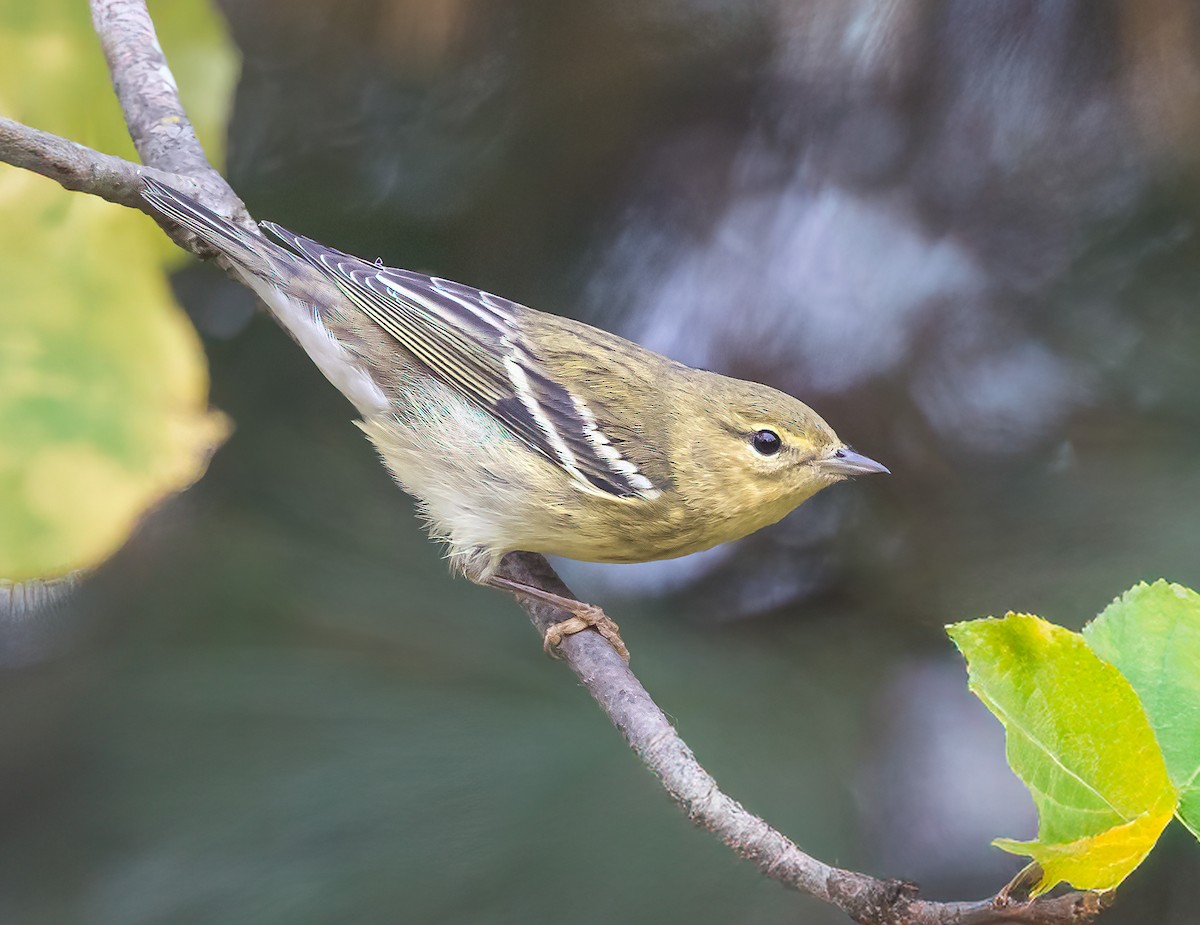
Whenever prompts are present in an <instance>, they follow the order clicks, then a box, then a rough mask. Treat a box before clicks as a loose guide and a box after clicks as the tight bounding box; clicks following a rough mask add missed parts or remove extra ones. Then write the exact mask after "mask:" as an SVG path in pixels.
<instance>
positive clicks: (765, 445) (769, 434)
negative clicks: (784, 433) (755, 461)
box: [750, 430, 783, 456]
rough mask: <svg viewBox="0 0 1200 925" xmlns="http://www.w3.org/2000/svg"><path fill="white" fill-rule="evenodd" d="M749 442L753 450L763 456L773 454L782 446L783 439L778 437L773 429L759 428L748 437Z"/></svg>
mask: <svg viewBox="0 0 1200 925" xmlns="http://www.w3.org/2000/svg"><path fill="white" fill-rule="evenodd" d="M750 444H751V445H752V446H753V447H754V449H755V451H757V452H758V453H761V454H762V455H763V456H774V455H775V454H776V453H778V452H779V448H780V447H781V446H783V441H782V440H780V439H779V434H777V433H775V431H773V430H760V431H758V432H757V433H756V434H755V435H754V436H753V437H751V438H750Z"/></svg>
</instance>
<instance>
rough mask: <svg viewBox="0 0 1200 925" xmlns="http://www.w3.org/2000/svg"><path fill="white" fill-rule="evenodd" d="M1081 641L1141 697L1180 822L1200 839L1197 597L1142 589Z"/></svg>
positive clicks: (1165, 587) (1163, 587) (1157, 587)
mask: <svg viewBox="0 0 1200 925" xmlns="http://www.w3.org/2000/svg"><path fill="white" fill-rule="evenodd" d="M1083 635H1084V638H1085V639H1086V640H1087V642H1088V645H1090V646H1091V647H1092V650H1093V651H1094V652H1095V653H1096V654H1097V655H1099V656H1100V657H1101V658H1102V659H1104V660H1105V661H1107V662H1110V663H1111V664H1113V665H1115V666H1116V667H1117V668H1118V669H1119V670H1120V672H1121V674H1123V675H1124V676H1125V677H1126V678H1127V679H1128V680H1129V683H1130V684H1132V685H1133V689H1134V690H1135V691H1137V694H1138V697H1139V698H1140V699H1141V701H1142V705H1143V706H1144V707H1145V709H1146V715H1147V716H1148V717H1149V719H1150V725H1151V726H1152V727H1153V728H1154V734H1155V736H1157V738H1158V744H1159V745H1160V746H1161V748H1162V752H1163V758H1164V760H1165V761H1166V765H1167V772H1168V773H1169V774H1170V775H1171V780H1172V782H1173V783H1174V784H1175V786H1176V787H1178V788H1179V790H1180V791H1181V797H1180V805H1179V810H1178V812H1179V817H1180V819H1182V820H1183V822H1184V824H1185V825H1186V826H1187V827H1188V828H1189V829H1190V830H1191V831H1192V832H1193V833H1194V834H1196V835H1197V837H1200V594H1197V593H1196V592H1195V591H1192V590H1190V589H1188V588H1185V587H1183V586H1182V585H1176V584H1171V583H1169V582H1166V581H1156V582H1154V584H1152V585H1147V584H1145V583H1141V584H1137V585H1135V586H1134V587H1132V588H1130V589H1129V590H1128V591H1126V592H1125V594H1123V595H1122V596H1121V597H1119V598H1118V599H1117V600H1115V601H1113V602H1112V603H1111V604H1109V605H1108V607H1107V608H1105V610H1104V612H1103V613H1102V614H1100V616H1099V617H1097V618H1096V619H1095V620H1093V621H1092V622H1091V623H1089V624H1088V625H1087V626H1086V627H1084V630H1083Z"/></svg>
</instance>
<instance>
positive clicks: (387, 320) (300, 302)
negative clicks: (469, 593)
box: [142, 178, 888, 658]
mask: <svg viewBox="0 0 1200 925" xmlns="http://www.w3.org/2000/svg"><path fill="white" fill-rule="evenodd" d="M144 184H145V185H144V189H143V192H142V195H143V196H144V198H145V199H146V200H147V202H149V203H150V205H152V206H153V207H154V208H155V210H157V211H158V212H160V213H161V214H162V215H163V216H165V217H167V218H169V219H171V220H172V221H174V222H176V223H178V224H179V225H182V226H183V227H184V228H186V229H187V230H189V231H191V232H192V233H194V234H195V235H197V236H198V237H199V238H201V239H202V240H203V241H205V242H206V243H208V244H209V245H211V246H212V247H213V248H214V249H215V250H216V251H218V252H219V253H220V254H221V255H223V256H224V257H225V258H226V259H227V260H228V262H229V264H230V265H231V266H232V268H233V269H234V270H235V271H236V272H237V273H238V274H239V275H240V276H241V277H242V278H243V279H244V280H245V281H246V283H247V284H248V285H249V286H250V287H251V288H252V289H253V290H254V291H255V292H256V293H258V295H259V296H260V297H261V298H262V300H263V301H264V302H265V303H266V304H267V307H268V308H269V309H270V311H271V313H272V314H273V315H274V317H275V319H276V320H277V321H278V322H279V323H280V324H281V325H282V326H283V327H284V329H286V330H287V331H288V333H289V334H291V336H292V337H293V338H294V339H295V340H296V341H297V342H298V343H299V345H300V346H301V347H302V348H303V349H304V350H305V351H306V352H307V353H308V355H309V357H311V358H312V360H313V361H314V362H315V363H316V364H317V366H318V367H319V368H320V369H321V371H322V372H323V373H324V374H325V376H326V377H327V378H328V379H329V381H330V382H332V383H333V384H334V385H335V386H336V387H337V388H338V389H339V390H340V391H341V392H342V393H343V394H344V395H345V396H346V397H347V398H348V399H349V400H350V401H351V402H352V403H353V404H354V406H355V407H356V408H357V409H358V412H359V414H360V415H361V420H360V421H359V422H358V425H359V427H361V428H362V430H363V431H364V432H365V433H366V435H367V436H368V437H369V438H370V440H371V442H372V443H374V445H375V447H376V449H377V450H378V451H379V454H380V456H382V458H383V461H384V463H385V465H386V466H387V467H388V469H389V470H390V471H391V473H392V475H393V476H394V477H395V479H396V481H397V482H398V483H399V484H400V486H401V487H402V488H403V489H404V490H405V491H407V492H408V493H409V494H411V495H412V496H413V497H414V498H415V499H416V500H417V502H418V505H419V508H420V511H421V514H422V516H423V517H424V519H425V521H426V523H427V525H428V527H429V531H430V534H431V535H432V536H433V537H434V538H435V539H437V540H440V541H442V542H444V543H445V544H446V546H447V549H448V557H449V559H450V562H451V564H452V566H453V567H454V568H455V569H456V570H457V571H460V572H462V573H463V574H464V575H465V576H466V577H467V578H469V579H470V580H471V581H474V582H477V583H478V584H482V585H490V586H493V587H498V588H502V589H504V590H507V591H511V592H514V593H516V594H520V595H528V596H531V597H535V598H541V599H543V600H548V601H550V602H551V603H554V604H556V605H558V606H559V607H561V608H563V609H564V610H566V611H567V612H568V613H571V614H572V615H573V616H572V618H571V619H569V620H564V621H562V622H561V623H558V624H555V626H553V627H551V628H550V629H549V630H548V631H547V632H546V635H545V646H546V648H547V650H548V651H552V650H553V648H554V647H555V646H557V644H558V643H559V642H560V641H561V639H562V637H563V635H565V634H568V633H572V632H578V631H580V630H583V629H586V628H587V627H589V626H590V627H595V628H596V629H597V630H598V631H600V632H601V633H602V634H603V635H604V636H605V637H606V638H608V639H609V641H610V642H612V643H613V645H614V647H616V648H617V651H618V652H620V653H621V655H622V657H624V658H628V651H627V650H626V649H625V646H624V643H623V642H622V641H621V638H620V635H619V633H618V630H617V627H616V624H615V623H613V622H612V620H611V619H609V618H608V617H607V616H606V615H605V614H604V612H603V611H602V610H600V608H598V607H594V606H592V605H590V604H585V603H583V602H581V601H575V600H570V599H566V598H563V597H561V596H559V595H555V594H551V593H549V592H547V591H545V590H543V589H541V588H537V587H534V586H531V585H527V584H523V583H520V582H515V581H512V580H510V579H507V578H504V577H502V576H499V575H497V574H496V570H497V567H498V566H499V564H500V560H501V559H502V558H503V557H504V555H505V554H506V553H508V552H512V551H514V550H525V551H529V552H538V553H547V554H551V555H558V556H564V557H566V558H568V559H582V560H585V561H590V562H646V561H649V560H652V559H670V558H673V557H675V556H683V555H687V554H688V553H692V552H697V551H699V550H702V549H708V548H709V547H712V546H716V545H718V544H719V543H725V542H728V541H730V540H735V539H738V538H739V537H742V536H745V535H747V534H749V533H753V532H754V531H755V530H758V529H759V528H761V527H764V526H766V525H768V524H772V523H775V522H776V521H778V520H779V519H781V518H782V517H783V516H784V515H786V514H788V513H789V512H790V511H792V510H793V509H794V508H796V507H797V506H798V505H800V504H801V503H803V502H804V501H806V500H807V499H808V498H810V497H811V496H812V495H814V494H815V493H816V492H818V491H820V490H821V489H822V488H824V487H826V486H827V485H831V484H833V483H834V482H837V481H840V480H842V479H844V478H846V477H847V476H852V475H864V474H869V473H876V472H882V473H886V472H887V471H888V470H887V469H886V468H885V467H884V466H882V465H880V464H879V463H877V462H875V461H874V460H872V459H868V458H867V457H866V456H863V455H861V454H859V453H856V452H855V451H854V450H852V449H851V448H850V447H849V446H847V445H846V444H844V443H843V442H842V441H841V440H839V439H838V437H837V435H836V434H835V433H834V432H833V430H832V428H830V426H829V425H828V424H826V423H825V421H823V420H822V419H821V418H820V417H819V416H818V415H817V414H816V412H814V411H813V410H812V409H811V408H809V407H808V406H807V405H805V404H804V403H803V402H801V401H798V400H797V399H795V398H792V397H791V396H790V395H785V394H784V393H782V392H779V391H777V390H775V389H773V388H770V387H768V386H765V385H759V384H758V383H754V382H745V381H743V380H740V379H731V378H729V377H726V376H721V375H718V374H716V373H712V372H708V371H706V370H699V369H692V368H691V367H688V366H684V365H683V364H681V363H676V362H674V361H673V360H669V359H667V358H666V357H664V356H661V355H659V354H657V353H653V352H651V351H650V350H647V349H645V348H644V347H641V346H639V345H637V344H635V343H632V342H631V341H628V340H625V339H624V338H621V337H618V336H616V335H614V334H609V333H608V332H606V331H601V330H599V329H597V328H594V327H591V326H589V325H586V324H583V323H581V322H578V321H573V320H571V319H568V318H562V317H559V316H556V315H549V314H545V313H543V312H539V311H535V310H534V309H531V308H526V307H525V306H524V305H518V304H517V303H515V302H510V301H509V300H507V299H503V298H500V297H499V296H495V295H491V294H490V293H487V292H483V291H481V290H479V289H472V288H471V287H470V286H464V285H462V284H460V283H453V282H450V281H449V280H445V279H440V278H438V277H436V276H425V275H422V274H420V273H413V272H410V271H408V270H399V269H393V268H390V267H385V266H382V264H381V263H379V262H376V263H371V262H369V261H365V260H360V259H359V258H357V257H352V256H350V255H349V254H343V253H341V252H340V251H336V250H334V249H332V248H330V247H326V246H325V245H323V244H319V243H317V242H316V241H313V240H310V239H309V238H306V237H303V236H301V235H298V234H295V233H293V232H291V231H288V230H287V229H285V228H281V227H280V226H278V225H275V224H273V223H270V222H262V223H260V226H259V227H260V228H262V229H264V230H265V231H267V232H268V233H269V234H270V235H272V236H273V237H274V238H276V239H278V241H279V242H281V243H276V241H273V240H271V239H270V238H268V237H266V236H265V235H263V234H262V233H260V232H255V231H253V230H247V229H244V228H242V227H239V226H237V225H234V224H233V223H231V222H229V221H227V220H225V219H224V218H222V217H221V216H219V215H217V214H216V213H215V212H213V211H212V210H210V209H208V208H206V207H205V206H202V205H201V204H200V203H198V202H196V201H195V200H194V199H191V198H190V197H188V196H186V195H184V194H182V193H180V192H178V191H176V190H173V189H171V188H170V187H167V186H165V185H163V184H162V183H159V182H156V181H154V180H151V179H149V178H144Z"/></svg>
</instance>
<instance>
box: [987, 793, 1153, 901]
mask: <svg viewBox="0 0 1200 925" xmlns="http://www.w3.org/2000/svg"><path fill="white" fill-rule="evenodd" d="M1170 821H1171V813H1170V812H1169V811H1168V812H1162V813H1158V814H1157V815H1149V814H1147V815H1145V816H1139V817H1138V818H1137V819H1134V820H1133V821H1132V822H1127V823H1125V824H1124V825H1118V826H1114V827H1113V828H1111V829H1107V830H1105V831H1103V832H1101V833H1100V834H1099V835H1090V836H1088V837H1086V838H1081V839H1079V840H1078V841H1073V842H1068V843H1067V844H1054V845H1046V844H1043V843H1042V842H1040V841H1013V840H1012V839H1011V838H997V839H996V840H995V841H993V842H992V844H993V845H995V846H996V847H997V848H1002V849H1004V850H1005V851H1008V852H1010V853H1011V854H1025V855H1028V856H1029V857H1031V858H1033V859H1034V860H1035V861H1037V862H1038V866H1039V867H1041V868H1042V879H1041V882H1040V883H1039V884H1038V886H1037V887H1036V889H1035V890H1034V894H1035V895H1036V894H1038V893H1043V892H1045V891H1046V890H1048V889H1050V887H1052V886H1054V884H1056V883H1063V882H1065V883H1071V884H1074V885H1075V886H1077V887H1080V888H1081V889H1088V890H1101V891H1103V890H1113V889H1116V888H1117V886H1118V885H1119V884H1120V883H1121V881H1122V880H1124V879H1125V878H1126V877H1128V876H1129V874H1130V873H1131V872H1132V871H1133V869H1134V868H1136V867H1137V866H1138V865H1139V864H1140V863H1142V860H1143V859H1144V858H1145V857H1146V855H1147V854H1149V853H1150V849H1151V848H1153V847H1154V844H1155V842H1157V841H1158V836H1159V835H1161V834H1162V830H1163V829H1165V828H1166V827H1167V823H1168V822H1170ZM1085 884H1086V885H1085Z"/></svg>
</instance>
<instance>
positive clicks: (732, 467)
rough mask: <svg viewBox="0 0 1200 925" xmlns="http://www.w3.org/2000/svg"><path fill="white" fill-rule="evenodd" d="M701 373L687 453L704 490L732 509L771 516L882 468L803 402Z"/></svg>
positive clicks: (779, 514) (753, 385)
mask: <svg viewBox="0 0 1200 925" xmlns="http://www.w3.org/2000/svg"><path fill="white" fill-rule="evenodd" d="M710 377H711V378H710ZM705 378H706V379H708V381H707V382H705V383H704V386H705V387H704V388H703V389H702V390H701V394H703V396H704V397H703V408H702V409H701V410H700V412H699V413H698V414H697V415H696V416H695V420H694V426H695V427H696V428H697V433H696V438H695V439H694V440H692V441H691V456H692V460H693V463H694V465H695V466H696V468H697V469H698V470H706V475H705V476H701V478H702V480H703V481H706V482H708V483H709V485H708V486H706V487H707V488H708V489H709V490H711V491H712V492H713V494H714V495H716V496H718V497H721V498H723V499H724V500H725V502H726V503H727V504H728V505H730V506H731V507H732V508H733V509H735V510H736V509H749V508H752V507H756V508H763V509H764V510H763V515H764V516H767V515H770V516H771V517H773V519H774V520H778V519H779V518H780V517H782V516H783V515H784V514H786V513H787V512H788V511H790V510H792V509H793V508H795V507H796V506H797V505H799V504H801V503H803V502H804V501H805V500H807V499H808V498H809V497H811V496H812V495H814V494H816V493H817V492H818V491H820V490H821V489H822V488H824V487H826V486H827V485H832V484H833V483H834V482H838V481H841V480H842V479H845V478H847V477H849V476H854V475H869V474H872V473H886V472H887V471H888V469H887V468H886V467H885V466H883V465H881V464H880V463H877V462H875V461H874V460H873V459H869V458H868V457H866V456H863V455H862V454H861V453H858V452H856V451H854V450H853V449H851V448H850V447H849V446H847V445H846V444H845V443H844V442H842V441H841V440H840V439H839V438H838V436H837V434H836V433H834V431H833V428H831V427H830V426H829V425H828V424H827V423H825V421H824V420H823V419H822V418H821V416H820V415H818V414H817V413H816V412H815V411H813V410H812V409H811V408H810V407H808V405H806V404H804V403H803V402H802V401H800V400H798V399H796V398H793V397H792V396H790V395H787V394H784V393H783V392H780V391H778V390H776V389H773V388H770V387H769V386H765V385H759V384H758V383H753V382H745V381H742V380H738V379H729V378H726V377H724V376H716V375H715V374H712V373H707V374H705ZM764 522H765V523H769V522H772V521H771V520H765V521H764Z"/></svg>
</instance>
